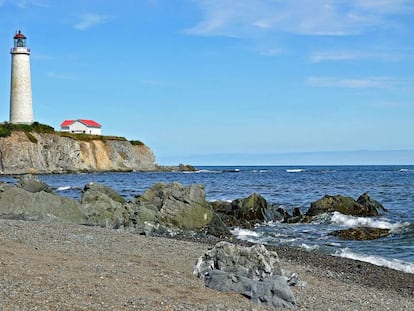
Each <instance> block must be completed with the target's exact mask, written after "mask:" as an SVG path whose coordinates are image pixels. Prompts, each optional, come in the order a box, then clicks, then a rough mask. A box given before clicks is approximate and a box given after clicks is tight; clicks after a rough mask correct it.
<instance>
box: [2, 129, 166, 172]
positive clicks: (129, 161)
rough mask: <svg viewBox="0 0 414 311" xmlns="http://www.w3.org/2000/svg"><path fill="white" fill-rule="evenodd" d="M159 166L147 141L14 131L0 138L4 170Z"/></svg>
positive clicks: (130, 169)
mask: <svg viewBox="0 0 414 311" xmlns="http://www.w3.org/2000/svg"><path fill="white" fill-rule="evenodd" d="M158 169H159V167H158V166H157V165H156V164H155V156H154V154H153V152H152V151H151V149H150V148H148V147H147V146H146V145H132V144H131V143H130V142H128V141H122V140H99V139H96V140H90V141H80V140H76V139H74V138H71V137H62V136H59V135H58V134H53V133H42V134H39V133H34V132H32V133H25V132H23V131H13V132H12V133H11V135H10V136H8V137H1V138H0V173H1V174H25V173H37V174H43V173H68V172H99V171H153V170H158Z"/></svg>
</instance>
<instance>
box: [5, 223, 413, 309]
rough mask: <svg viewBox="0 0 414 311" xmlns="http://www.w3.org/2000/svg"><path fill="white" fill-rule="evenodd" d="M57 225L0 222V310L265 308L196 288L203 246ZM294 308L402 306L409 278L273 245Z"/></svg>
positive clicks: (408, 300) (408, 304) (408, 302)
mask: <svg viewBox="0 0 414 311" xmlns="http://www.w3.org/2000/svg"><path fill="white" fill-rule="evenodd" d="M208 242H209V241H204V242H203V243H200V242H196V241H184V240H172V239H167V238H161V237H145V236H140V235H136V234H134V233H129V232H126V231H123V230H109V229H103V228H99V227H86V226H78V225H71V224H63V223H57V222H50V223H49V222H33V221H17V220H4V219H1V220H0V272H1V280H0V286H1V289H2V290H1V291H0V308H1V309H2V310H28V309H36V308H38V309H41V310H57V309H59V310H270V309H269V308H267V307H264V306H257V305H252V304H251V303H250V301H248V300H247V299H246V298H244V297H242V296H239V295H236V294H233V293H220V292H216V291H213V290H210V289H207V288H205V287H204V284H203V281H202V280H199V279H197V278H196V277H195V276H193V275H192V271H193V265H194V263H195V261H196V259H197V258H198V257H199V256H201V255H202V254H203V253H204V252H205V251H206V250H207V249H208V248H209V247H211V244H209V243H208ZM276 250H277V252H278V254H279V256H280V258H281V266H282V268H283V270H284V272H285V273H286V274H289V273H293V272H296V273H298V274H299V284H298V285H297V286H295V287H293V288H292V290H293V292H294V294H295V297H296V300H297V304H298V310H327V309H330V310H410V309H411V308H412V302H413V299H414V274H408V273H403V272H400V271H396V270H391V269H388V268H382V267H378V266H374V265H371V264H368V263H363V262H358V261H353V260H349V259H344V258H338V257H332V256H327V255H322V254H315V253H309V252H305V251H301V250H296V249H292V248H276Z"/></svg>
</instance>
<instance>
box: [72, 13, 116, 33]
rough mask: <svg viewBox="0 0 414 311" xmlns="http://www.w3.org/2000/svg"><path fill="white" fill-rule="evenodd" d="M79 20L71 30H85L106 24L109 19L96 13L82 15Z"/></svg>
mask: <svg viewBox="0 0 414 311" xmlns="http://www.w3.org/2000/svg"><path fill="white" fill-rule="evenodd" d="M80 18H81V20H80V21H79V22H78V23H76V24H75V25H73V28H75V29H77V30H86V29H89V28H91V27H93V26H96V25H98V24H102V23H106V22H107V21H108V20H109V19H110V17H109V16H106V15H101V14H96V13H88V14H84V15H82V16H81V17H80Z"/></svg>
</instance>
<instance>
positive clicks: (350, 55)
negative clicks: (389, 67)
mask: <svg viewBox="0 0 414 311" xmlns="http://www.w3.org/2000/svg"><path fill="white" fill-rule="evenodd" d="M403 57H404V55H402V54H401V52H399V51H392V50H389V51H378V52H371V51H364V52H362V51H325V52H314V53H313V54H311V55H310V56H309V60H310V61H311V62H312V63H321V62H328V61H353V60H363V59H377V60H382V61H391V62H392V61H398V60H400V59H401V58H403Z"/></svg>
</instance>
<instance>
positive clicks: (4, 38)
mask: <svg viewBox="0 0 414 311" xmlns="http://www.w3.org/2000/svg"><path fill="white" fill-rule="evenodd" d="M413 17H414V1H412V0H347V1H344V0H238V1H233V0H118V1H111V0H107V1H105V0H71V1H63V0H61V1H60V0H20V1H19V0H13V1H12V0H0V51H3V52H2V53H0V68H1V70H0V103H2V104H1V105H0V119H2V121H3V120H5V121H6V120H8V115H9V85H10V54H9V49H10V47H11V46H12V44H13V40H12V37H13V35H14V33H15V31H16V30H17V29H19V28H20V29H21V30H22V32H23V33H24V34H25V35H26V36H27V37H28V40H27V44H28V47H30V48H31V50H32V55H31V70H32V87H33V104H34V116H35V120H37V121H39V122H41V123H46V124H49V125H52V126H53V127H55V128H56V129H59V124H60V123H61V122H62V121H63V120H64V119H77V118H85V119H94V120H95V121H97V122H99V123H101V124H102V125H103V129H102V130H103V134H105V135H119V136H125V137H127V138H128V139H140V140H142V141H144V142H145V143H146V144H147V145H149V146H150V147H151V148H152V149H153V151H154V152H155V154H156V157H157V162H158V163H160V164H177V163H179V162H189V163H193V164H196V165H202V164H301V162H302V163H305V162H306V163H314V164H324V163H327V162H332V163H335V157H337V159H338V161H337V163H340V164H344V163H343V162H345V163H349V164H355V163H356V164H358V163H363V164H367V163H365V162H364V161H367V162H369V159H370V158H368V159H366V158H364V157H360V158H358V156H352V157H349V158H348V159H349V160H347V157H346V154H348V155H349V154H350V153H353V152H354V151H355V153H354V155H358V154H361V152H362V153H363V150H366V151H370V153H369V155H370V156H371V157H372V164H376V163H377V162H381V159H382V162H384V163H395V164H400V162H401V161H402V162H403V163H405V164H414V151H412V150H414V139H413V137H414V122H413V117H414V70H413V69H414V18H413ZM386 150H392V151H393V152H388V153H384V152H381V155H378V157H379V158H378V157H377V158H375V153H372V151H386ZM407 150H408V151H410V150H411V151H412V152H411V153H409V154H410V155H409V156H407ZM326 152H328V153H326ZM341 152H345V153H342V157H338V154H341ZM401 153H404V155H405V158H404V160H401V157H400V156H399V155H401ZM292 154H299V155H302V157H299V158H298V157H292V156H291V155H292ZM321 154H325V156H323V157H321V156H320V155H321ZM327 154H328V155H331V156H332V160H331V161H327V157H326V155H327ZM344 155H345V157H344ZM365 156H366V154H365ZM282 158H283V159H284V160H282ZM289 159H292V160H291V162H289V161H290V160H289ZM340 159H341V160H340ZM347 161H348V162H347ZM382 162H381V163H382ZM329 164H331V163H329ZM368 164H369V163H368Z"/></svg>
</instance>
